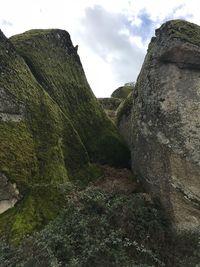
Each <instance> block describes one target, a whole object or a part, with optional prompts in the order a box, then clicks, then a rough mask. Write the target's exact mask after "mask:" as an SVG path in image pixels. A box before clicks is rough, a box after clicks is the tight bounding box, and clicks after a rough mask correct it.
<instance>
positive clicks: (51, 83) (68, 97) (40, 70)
mask: <svg viewBox="0 0 200 267" xmlns="http://www.w3.org/2000/svg"><path fill="white" fill-rule="evenodd" d="M11 41H12V43H13V44H14V46H15V47H16V49H17V51H18V53H19V54H20V55H21V56H22V57H23V58H24V60H25V61H26V63H27V65H28V66H29V68H30V70H31V71H32V73H33V75H34V76H35V78H36V80H37V81H38V83H39V84H40V85H41V86H42V87H43V88H44V89H45V91H46V92H47V93H48V94H49V96H50V97H51V98H52V99H53V100H54V101H55V102H56V103H57V105H58V106H59V107H60V109H61V110H62V111H63V113H64V114H65V115H66V116H67V117H68V118H69V119H70V122H71V123H72V125H73V127H74V128H75V129H76V131H77V132H78V134H79V136H80V139H81V141H82V142H83V144H84V146H85V148H86V150H87V152H88V154H89V158H90V160H91V161H92V162H99V163H103V164H105V163H108V164H112V165H115V166H118V167H122V166H124V167H127V164H126V162H127V160H128V158H129V157H130V154H129V151H128V149H127V148H126V145H125V144H124V143H123V141H122V140H121V138H120V136H119V134H118V131H117V129H116V128H115V126H114V125H113V124H112V123H111V121H110V120H108V118H107V116H106V114H105V112H103V109H102V107H101V105H100V104H99V103H98V101H97V99H96V98H95V97H94V95H93V93H92V91H91V89H90V87H89V84H88V82H87V80H86V77H85V73H84V71H83V68H82V65H81V62H80V58H79V56H78V54H77V50H76V48H74V46H73V44H72V42H71V39H70V35H69V34H68V33H67V32H66V31H63V30H56V29H55V30H31V31H28V32H25V33H23V34H20V35H15V36H13V37H12V38H11ZM47 48H48V49H47ZM112 139H113V142H112V144H109V141H110V140H112ZM113 145H115V146H116V147H115V149H114V150H113V152H112V146H113ZM105 146H106V147H108V146H109V149H106V150H104V149H102V147H105ZM125 155H126V156H125ZM128 161H129V160H128Z"/></svg>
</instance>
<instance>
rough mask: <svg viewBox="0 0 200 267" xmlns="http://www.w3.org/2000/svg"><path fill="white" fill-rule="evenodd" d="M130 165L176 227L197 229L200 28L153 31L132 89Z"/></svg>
mask: <svg viewBox="0 0 200 267" xmlns="http://www.w3.org/2000/svg"><path fill="white" fill-rule="evenodd" d="M131 147H132V168H133V170H134V171H135V173H136V174H137V175H138V177H139V178H140V179H141V180H142V181H143V183H144V185H145V186H146V189H147V190H148V191H150V192H151V193H152V195H153V196H154V197H155V198H158V199H160V201H161V203H162V204H163V206H164V207H165V208H166V211H167V212H168V213H169V215H170V216H171V218H172V220H173V222H174V225H175V226H176V227H177V229H179V230H194V229H200V27H199V26H197V25H195V24H192V23H189V22H186V21H181V20H174V21H169V22H167V23H165V24H163V25H162V26H161V27H160V29H158V30H156V37H153V38H152V40H151V43H150V45H149V48H148V53H147V55H146V58H145V61H144V64H143V67H142V70H141V72H140V74H139V77H138V80H137V83H136V87H135V90H134V93H133V108H132V146H131Z"/></svg>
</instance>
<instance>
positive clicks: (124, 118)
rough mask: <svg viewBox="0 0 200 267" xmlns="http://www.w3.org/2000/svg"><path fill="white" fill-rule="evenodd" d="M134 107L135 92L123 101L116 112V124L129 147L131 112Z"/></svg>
mask: <svg viewBox="0 0 200 267" xmlns="http://www.w3.org/2000/svg"><path fill="white" fill-rule="evenodd" d="M132 105H133V91H132V92H130V94H129V95H128V96H127V98H126V99H125V100H124V101H122V103H121V104H120V105H119V107H118V109H117V111H116V114H117V115H116V116H117V119H116V123H117V127H118V129H119V131H120V133H121V135H122V136H123V138H124V140H125V141H126V143H127V145H128V146H129V147H131V144H132V143H131V138H132V132H131V111H132Z"/></svg>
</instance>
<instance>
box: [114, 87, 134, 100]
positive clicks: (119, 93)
mask: <svg viewBox="0 0 200 267" xmlns="http://www.w3.org/2000/svg"><path fill="white" fill-rule="evenodd" d="M133 88H134V86H128V85H127V86H126V85H124V86H121V87H119V88H117V89H116V90H115V91H114V92H113V93H112V95H111V97H113V98H114V97H115V98H122V99H125V98H126V97H127V96H128V95H129V94H130V92H132V91H133Z"/></svg>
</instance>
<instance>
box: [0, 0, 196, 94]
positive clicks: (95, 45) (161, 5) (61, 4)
mask: <svg viewBox="0 0 200 267" xmlns="http://www.w3.org/2000/svg"><path fill="white" fill-rule="evenodd" d="M0 4H1V13H0V27H1V29H2V31H3V32H4V33H5V35H6V36H8V37H9V36H11V35H13V34H17V33H20V32H23V31H26V30H29V29H33V28H62V29H65V30H67V31H68V32H69V33H70V35H71V37H72V40H73V43H74V44H79V54H80V57H81V60H82V62H83V65H84V69H85V72H86V75H87V78H88V81H89V83H90V84H91V87H92V89H93V91H94V93H95V94H96V95H97V96H109V95H110V94H111V93H112V91H113V90H114V89H115V88H116V87H117V86H120V85H121V84H123V83H124V82H129V81H130V80H135V79H136V76H137V74H138V72H139V70H140V66H141V64H142V61H143V56H144V53H145V49H146V46H147V44H148V42H149V40H150V37H151V36H152V35H153V34H154V30H155V28H156V27H159V26H160V25H161V23H163V22H164V21H165V20H168V19H175V18H185V19H189V20H190V21H192V22H194V23H197V24H200V15H199V10H198V6H199V0H190V1H188V0H176V1H174V0H162V1H160V0H140V1H136V0H117V1H115V0H73V1H72V0H56V1H55V0H51V1H47V0H18V1H14V0H0ZM97 5H99V8H101V10H99V12H97V8H96V6H97ZM88 8H89V9H88ZM88 10H90V12H91V14H88ZM102 10H103V11H102ZM100 11H102V12H100ZM95 12H96V13H95ZM92 15H94V16H93V17H92ZM95 15H96V17H95ZM97 15H98V17H97ZM100 15H101V16H102V17H101V16H100ZM84 34H85V35H84ZM126 79H127V80H126Z"/></svg>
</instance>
